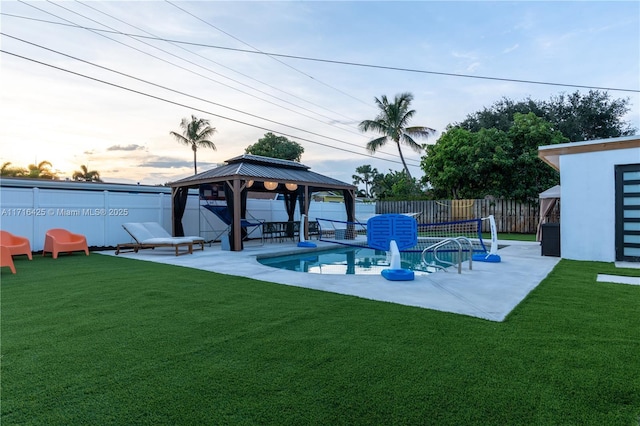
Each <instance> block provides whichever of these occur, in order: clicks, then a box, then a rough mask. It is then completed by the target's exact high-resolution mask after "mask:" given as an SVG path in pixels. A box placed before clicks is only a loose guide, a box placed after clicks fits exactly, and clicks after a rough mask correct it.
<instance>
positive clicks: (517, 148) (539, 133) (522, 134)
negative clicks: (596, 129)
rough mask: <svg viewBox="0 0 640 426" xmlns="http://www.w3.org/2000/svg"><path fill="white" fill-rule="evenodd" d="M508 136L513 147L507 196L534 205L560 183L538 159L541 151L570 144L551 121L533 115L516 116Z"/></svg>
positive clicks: (555, 172) (506, 187)
mask: <svg viewBox="0 0 640 426" xmlns="http://www.w3.org/2000/svg"><path fill="white" fill-rule="evenodd" d="M514 119H515V120H514V123H513V126H511V128H510V129H509V131H508V132H507V136H508V137H509V140H510V141H511V143H512V145H513V154H512V159H513V164H512V165H511V167H510V168H509V170H508V171H507V173H505V175H506V176H505V182H504V184H505V185H506V186H505V188H504V189H503V191H504V193H505V194H506V193H508V194H509V196H510V198H513V199H515V200H521V201H535V200H537V199H538V195H539V194H540V193H541V192H542V191H544V190H545V189H548V188H550V187H552V186H553V185H557V184H559V183H560V176H559V174H558V172H557V171H555V170H554V169H552V168H551V167H549V166H548V165H547V164H545V163H544V162H542V161H541V160H540V159H539V158H538V147H539V146H543V145H553V144H558V143H563V142H568V139H567V138H566V137H564V136H563V135H562V133H560V132H559V131H557V130H554V129H553V125H552V124H551V123H549V122H548V121H546V120H544V119H542V118H540V117H537V116H536V115H535V114H533V113H529V114H526V115H523V114H516V115H515V117H514Z"/></svg>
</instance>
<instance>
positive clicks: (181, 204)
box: [173, 186, 189, 237]
mask: <svg viewBox="0 0 640 426" xmlns="http://www.w3.org/2000/svg"><path fill="white" fill-rule="evenodd" d="M188 195H189V188H188V187H186V186H183V187H180V188H176V191H175V193H174V194H173V232H174V233H175V236H176V237H184V228H183V227H182V217H183V216H184V211H185V209H186V208H187V196H188Z"/></svg>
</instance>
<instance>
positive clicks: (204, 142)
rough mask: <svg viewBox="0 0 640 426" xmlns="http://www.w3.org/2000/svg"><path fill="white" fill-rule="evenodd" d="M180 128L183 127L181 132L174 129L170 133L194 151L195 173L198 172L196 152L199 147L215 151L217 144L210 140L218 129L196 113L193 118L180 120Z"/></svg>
mask: <svg viewBox="0 0 640 426" xmlns="http://www.w3.org/2000/svg"><path fill="white" fill-rule="evenodd" d="M180 128H181V129H182V133H181V134H180V133H176V132H173V131H172V132H169V134H170V135H171V136H173V137H174V138H175V139H176V140H177V141H178V142H180V143H181V144H183V145H187V146H190V147H191V150H192V151H193V173H194V174H198V168H197V166H196V152H197V151H198V148H211V149H212V150H214V151H215V150H216V146H215V144H214V143H213V142H211V141H210V140H209V138H210V137H212V136H213V134H214V133H215V132H216V129H215V127H211V126H210V125H209V120H206V119H204V118H197V117H196V116H195V115H192V116H191V120H189V119H188V118H183V119H182V121H181V122H180Z"/></svg>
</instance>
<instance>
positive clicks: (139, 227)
mask: <svg viewBox="0 0 640 426" xmlns="http://www.w3.org/2000/svg"><path fill="white" fill-rule="evenodd" d="M122 227H123V228H124V230H125V231H127V233H128V234H129V235H131V238H133V240H134V241H135V242H133V243H123V244H118V246H117V247H116V254H120V253H126V252H131V251H133V252H135V253H137V252H138V250H140V249H147V248H150V249H155V248H156V247H174V248H175V249H176V256H179V255H181V254H187V253H189V254H193V240H192V239H191V238H183V237H171V236H169V237H158V236H156V235H154V234H153V233H152V232H151V231H149V229H148V228H147V227H146V226H145V225H144V223H135V222H129V223H123V224H122ZM181 247H183V248H186V251H184V252H180V248H181ZM123 249H129V250H127V251H125V250H123Z"/></svg>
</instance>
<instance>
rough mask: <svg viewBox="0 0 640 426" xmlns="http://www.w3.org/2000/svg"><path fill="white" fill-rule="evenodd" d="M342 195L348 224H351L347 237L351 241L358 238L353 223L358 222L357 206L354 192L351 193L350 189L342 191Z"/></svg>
mask: <svg viewBox="0 0 640 426" xmlns="http://www.w3.org/2000/svg"><path fill="white" fill-rule="evenodd" d="M342 195H343V196H344V208H345V209H346V210H347V222H350V223H349V224H348V225H347V235H346V238H347V239H349V240H352V239H355V238H356V227H355V225H354V224H353V222H355V221H356V212H355V209H356V204H355V198H354V193H353V191H349V190H348V189H343V190H342Z"/></svg>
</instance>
